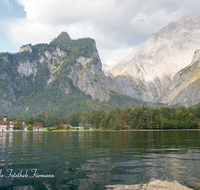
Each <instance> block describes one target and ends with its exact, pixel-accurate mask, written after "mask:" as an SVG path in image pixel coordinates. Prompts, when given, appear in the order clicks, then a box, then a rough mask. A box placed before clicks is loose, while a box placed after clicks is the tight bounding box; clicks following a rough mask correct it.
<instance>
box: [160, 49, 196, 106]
mask: <svg viewBox="0 0 200 190" xmlns="http://www.w3.org/2000/svg"><path fill="white" fill-rule="evenodd" d="M199 97H200V50H196V51H195V53H194V56H193V59H192V62H191V64H189V65H188V66H187V67H185V68H184V69H182V70H181V71H179V72H178V73H177V74H176V75H175V76H174V77H173V80H172V81H171V83H170V84H169V85H168V88H167V89H166V90H165V91H164V92H163V95H162V97H161V99H160V100H159V101H160V102H163V103H166V104H168V105H176V104H184V105H185V106H187V107H188V106H194V105H196V104H198V103H199Z"/></svg>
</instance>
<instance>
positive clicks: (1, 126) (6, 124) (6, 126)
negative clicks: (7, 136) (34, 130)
mask: <svg viewBox="0 0 200 190" xmlns="http://www.w3.org/2000/svg"><path fill="white" fill-rule="evenodd" d="M15 123H17V122H13V121H7V115H6V114H5V115H4V119H3V121H0V132H1V131H13V127H14V124H15ZM22 125H23V127H24V131H27V128H28V126H27V125H26V124H25V122H22Z"/></svg>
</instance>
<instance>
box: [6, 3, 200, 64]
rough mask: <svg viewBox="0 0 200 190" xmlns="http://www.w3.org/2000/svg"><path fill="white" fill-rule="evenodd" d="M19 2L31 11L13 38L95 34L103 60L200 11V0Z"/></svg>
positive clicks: (15, 26)
mask: <svg viewBox="0 0 200 190" xmlns="http://www.w3.org/2000/svg"><path fill="white" fill-rule="evenodd" d="M4 1H5V2H9V1H8V0H4ZM16 1H17V2H18V4H19V5H22V6H23V7H24V10H25V11H26V13H27V15H26V18H24V19H15V20H12V21H11V22H10V23H9V24H8V25H9V27H8V28H9V35H10V36H11V38H12V39H13V40H15V41H17V42H19V43H21V44H22V45H23V44H26V43H33V44H35V43H40V42H46V43H48V42H50V41H51V39H53V38H54V37H55V36H57V35H58V34H59V33H60V32H62V31H66V32H68V33H69V35H70V36H71V37H72V38H73V39H77V38H83V37H91V38H94V39H95V40H96V42H97V47H98V50H99V52H100V56H101V59H102V62H103V63H113V62H114V61H116V62H119V61H120V60H121V59H123V58H125V57H124V55H125V54H126V53H127V55H128V53H129V52H130V48H133V47H134V46H136V45H139V44H141V43H142V42H145V40H146V39H147V38H148V37H149V36H150V35H151V33H155V32H157V31H158V30H160V29H161V28H162V27H164V26H165V25H167V24H168V23H169V22H170V21H172V20H174V19H177V18H180V17H182V16H184V15H186V14H187V15H190V16H197V15H198V14H199V10H198V7H199V6H200V2H199V1H196V0H191V1H190V2H189V1H188V0H182V1H180V0H177V1H174V0H173V1H172V0H163V1H160V0H148V1H146V0H135V1H133V0H123V1H122V0H109V1H108V0H73V1H72V0H59V1H58V0H16ZM192 5H193V6H192Z"/></svg>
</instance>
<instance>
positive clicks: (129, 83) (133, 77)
mask: <svg viewBox="0 0 200 190" xmlns="http://www.w3.org/2000/svg"><path fill="white" fill-rule="evenodd" d="M199 26H200V16H199V17H189V16H186V17H183V18H180V19H177V20H175V21H172V22H170V23H169V24H168V25H167V26H166V27H164V28H163V29H161V30H160V31H158V32H157V33H154V34H152V35H151V36H150V37H149V39H148V40H147V41H146V42H145V43H143V44H141V45H140V46H137V47H135V48H134V49H133V50H132V52H131V53H130V54H129V55H128V56H127V57H126V58H125V59H124V60H122V61H121V62H120V63H118V64H117V65H116V66H114V67H112V68H111V69H110V70H109V72H110V74H111V75H113V76H114V77H115V81H116V82H117V86H118V89H119V90H120V91H121V92H122V93H123V94H126V95H129V96H132V97H136V98H138V99H142V100H144V101H147V102H148V101H151V102H155V101H157V100H158V99H159V98H160V97H161V96H162V93H163V91H164V90H165V89H166V88H167V87H168V85H169V83H170V81H171V80H172V78H173V76H174V75H175V74H176V73H177V72H179V71H180V70H181V69H183V68H184V67H186V66H187V65H188V64H190V63H191V60H192V57H193V54H194V52H195V50H197V49H199V48H200V27H199Z"/></svg>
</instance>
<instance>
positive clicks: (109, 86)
mask: <svg viewBox="0 0 200 190" xmlns="http://www.w3.org/2000/svg"><path fill="white" fill-rule="evenodd" d="M93 46H94V52H93V53H92V56H91V57H90V58H86V57H82V56H80V57H78V58H77V59H76V62H75V64H74V65H73V66H71V72H70V74H69V77H70V78H71V79H72V80H73V84H74V85H75V86H77V87H78V88H79V89H80V90H82V91H84V92H85V93H86V94H89V95H91V96H92V98H93V99H99V100H100V101H103V100H105V101H108V100H109V97H110V96H109V92H110V90H113V91H116V86H115V83H114V81H113V80H112V79H111V78H110V77H106V76H105V75H104V73H103V71H102V64H101V60H100V58H99V54H98V52H97V49H96V45H95V43H93Z"/></svg>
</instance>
